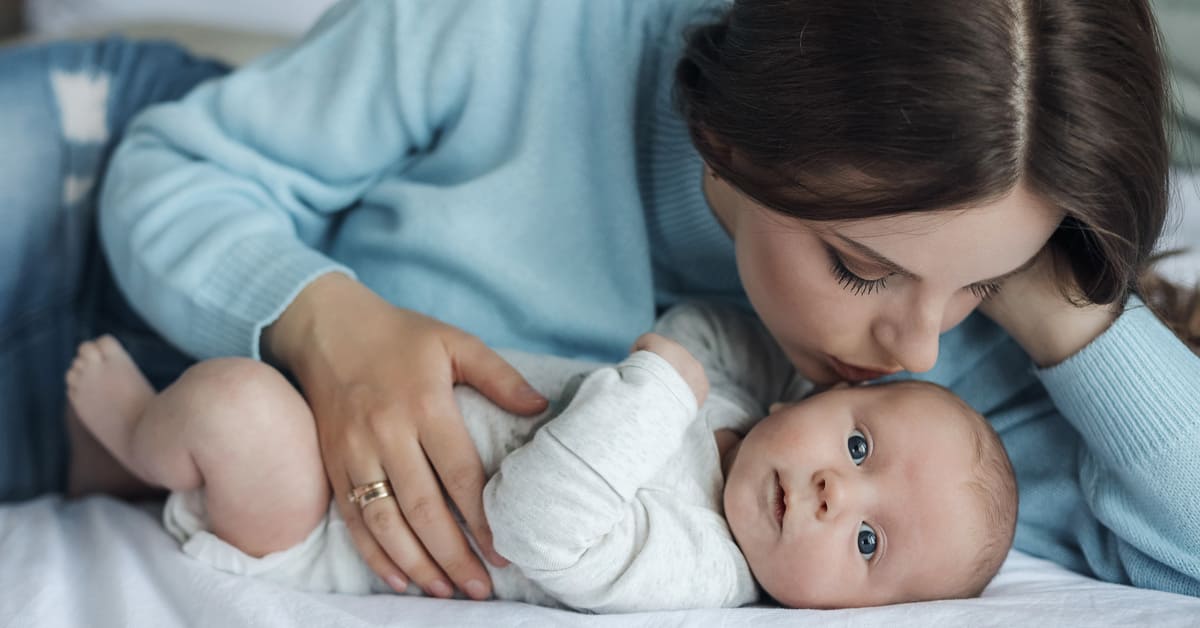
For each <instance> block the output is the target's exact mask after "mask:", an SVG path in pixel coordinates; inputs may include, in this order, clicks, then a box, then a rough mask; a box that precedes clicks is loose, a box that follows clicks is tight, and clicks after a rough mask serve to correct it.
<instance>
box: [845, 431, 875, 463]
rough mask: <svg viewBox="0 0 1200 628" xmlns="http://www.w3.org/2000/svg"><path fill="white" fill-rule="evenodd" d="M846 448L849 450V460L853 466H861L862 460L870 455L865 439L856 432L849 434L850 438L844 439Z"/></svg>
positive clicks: (861, 434) (860, 433)
mask: <svg viewBox="0 0 1200 628" xmlns="http://www.w3.org/2000/svg"><path fill="white" fill-rule="evenodd" d="M846 448H847V449H849V450H850V459H851V460H853V461H854V464H862V463H863V460H866V459H867V454H869V453H871V451H870V446H869V445H867V437H866V436H864V435H863V433H862V432H860V431H858V430H852V431H851V432H850V437H849V438H847V439H846Z"/></svg>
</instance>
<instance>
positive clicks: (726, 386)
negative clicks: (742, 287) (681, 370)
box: [654, 302, 812, 434]
mask: <svg viewBox="0 0 1200 628" xmlns="http://www.w3.org/2000/svg"><path fill="white" fill-rule="evenodd" d="M654 331H655V332H657V333H659V334H662V335H664V336H666V337H668V338H670V339H672V340H674V341H675V342H678V343H679V344H681V345H683V346H684V347H685V348H687V350H688V351H690V352H691V354H692V355H693V356H694V357H695V358H696V359H697V360H699V362H700V364H702V365H703V366H704V372H705V374H706V375H707V376H708V380H709V388H710V392H709V397H708V399H707V400H706V401H705V403H704V406H703V407H701V408H700V415H701V417H702V418H703V419H704V420H705V421H706V422H707V423H708V425H709V426H710V427H711V428H712V429H714V430H716V429H723V428H724V429H731V430H734V431H737V432H741V433H743V434H744V433H745V432H747V431H749V429H750V427H751V426H753V424H754V423H755V422H756V421H758V420H759V419H761V418H762V417H764V416H766V415H767V408H768V407H769V406H770V405H771V404H772V403H775V402H776V401H781V400H786V399H799V398H800V397H803V396H804V394H806V393H808V392H809V391H810V390H811V389H812V385H811V383H810V382H808V381H807V380H804V379H802V378H800V377H798V376H797V375H796V372H795V369H794V368H793V367H792V365H791V363H790V362H789V361H788V359H787V356H786V355H784V353H783V350H782V349H780V347H779V345H778V344H777V343H776V342H775V340H774V339H773V338H772V337H771V334H770V333H769V332H767V330H766V328H765V327H763V325H762V323H761V322H759V320H758V319H757V318H756V317H755V316H754V315H753V314H752V313H750V312H746V311H743V310H738V309H735V308H733V307H732V306H728V305H720V304H716V303H703V302H693V303H684V304H681V305H677V306H675V307H673V308H671V309H670V310H668V311H667V312H666V313H665V314H663V315H662V316H661V317H659V319H658V321H657V322H656V323H655V325H654Z"/></svg>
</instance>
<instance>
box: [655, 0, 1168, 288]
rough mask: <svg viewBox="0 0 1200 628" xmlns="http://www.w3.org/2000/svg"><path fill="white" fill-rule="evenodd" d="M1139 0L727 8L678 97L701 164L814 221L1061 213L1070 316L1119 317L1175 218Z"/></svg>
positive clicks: (805, 0)
mask: <svg viewBox="0 0 1200 628" xmlns="http://www.w3.org/2000/svg"><path fill="white" fill-rule="evenodd" d="M1164 72H1165V71H1164V64H1163V58H1162V51H1161V43H1160V38H1159V34H1158V29H1157V26H1156V24H1155V21H1154V16H1153V13H1152V11H1151V7H1150V5H1149V1H1148V0H1122V1H1121V2H1113V1H1112V0H1036V1H1035V0H971V1H969V2H964V1H963V0H922V1H921V2H912V1H911V0H837V1H834V2H821V1H813V0H736V1H735V2H734V3H733V4H732V5H731V6H730V7H729V8H728V9H727V10H724V11H722V12H721V13H720V14H717V15H714V16H713V21H712V22H711V23H709V24H707V25H703V26H699V27H697V28H694V29H693V30H691V31H690V34H689V36H688V40H687V46H686V49H685V52H684V54H683V58H682V60H681V61H680V62H679V64H678V65H677V67H676V90H675V91H676V100H677V102H678V106H679V107H680V109H681V111H682V114H683V116H684V118H685V119H686V121H687V123H688V127H689V129H690V132H691V136H692V140H693V142H694V143H695V145H696V147H697V149H698V150H699V151H700V153H701V155H702V156H703V158H704V160H705V162H707V164H708V165H709V166H710V167H711V168H712V169H713V170H714V171H715V172H716V173H717V174H718V175H720V176H721V177H722V178H724V179H725V180H727V181H728V182H729V183H730V184H731V185H733V186H734V187H736V188H738V189H739V190H741V191H742V192H743V193H744V194H746V195H748V196H749V197H751V198H753V199H755V200H756V201H758V202H759V203H761V204H763V205H765V206H767V207H770V208H772V209H774V210H776V211H779V212H781V213H783V214H785V215H789V216H793V217H797V218H801V219H806V220H815V221H823V220H853V219H862V218H870V217H877V216H886V215H894V214H901V213H905V212H913V211H929V210H938V211H953V210H959V209H964V208H970V207H972V206H977V205H980V204H983V203H987V202H990V201H993V200H996V199H999V198H1001V197H1003V196H1005V195H1006V194H1008V193H1009V192H1011V191H1012V190H1013V189H1014V188H1015V187H1016V186H1017V185H1018V184H1022V185H1024V186H1025V187H1026V188H1027V189H1028V190H1030V191H1031V192H1033V193H1034V194H1037V195H1039V196H1041V197H1042V198H1043V199H1045V200H1046V201H1047V202H1048V203H1049V204H1051V205H1052V206H1056V207H1057V208H1058V209H1060V210H1062V211H1063V212H1065V218H1064V219H1063V222H1062V224H1061V226H1060V228H1059V229H1058V230H1057V232H1056V233H1055V234H1054V235H1053V237H1052V239H1051V242H1052V243H1053V244H1054V245H1055V246H1056V248H1057V249H1058V250H1059V251H1061V252H1062V253H1064V254H1065V255H1063V256H1062V263H1061V267H1060V269H1059V271H1060V277H1061V278H1062V279H1063V281H1061V282H1060V283H1061V285H1063V286H1064V287H1065V286H1067V285H1069V284H1070V283H1071V282H1069V281H1066V279H1067V278H1073V279H1074V280H1075V281H1074V283H1075V284H1077V286H1078V290H1079V292H1078V293H1074V292H1073V293H1072V294H1071V295H1070V296H1072V298H1073V299H1075V300H1077V301H1084V302H1091V303H1098V304H1108V303H1113V302H1123V301H1124V298H1125V297H1126V295H1127V294H1128V293H1129V292H1130V291H1131V290H1132V289H1133V288H1134V287H1135V285H1136V281H1137V277H1138V274H1139V273H1140V271H1141V269H1142V268H1143V267H1144V266H1145V264H1146V262H1147V260H1148V259H1149V257H1150V255H1151V252H1152V250H1153V246H1154V242H1155V241H1156V240H1157V238H1158V236H1159V233H1160V232H1161V230H1162V228H1163V223H1164V220H1165V217H1166V212H1167V199H1168V187H1167V174H1168V168H1169V144H1168V139H1167V130H1166V122H1165V118H1166V110H1167V104H1168V102H1169V101H1168V98H1167V89H1166V81H1165V78H1164Z"/></svg>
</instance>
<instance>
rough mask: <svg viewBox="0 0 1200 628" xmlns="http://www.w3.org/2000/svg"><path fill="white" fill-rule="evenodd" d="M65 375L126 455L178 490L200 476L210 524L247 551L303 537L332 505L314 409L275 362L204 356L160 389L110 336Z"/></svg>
mask: <svg viewBox="0 0 1200 628" xmlns="http://www.w3.org/2000/svg"><path fill="white" fill-rule="evenodd" d="M67 384H68V386H67V392H68V397H69V398H70V401H71V405H72V407H73V408H74V409H75V411H76V413H77V414H78V415H79V417H80V419H81V420H82V421H83V423H84V425H86V426H87V427H88V429H89V430H91V431H92V433H93V434H95V435H96V438H97V439H98V440H99V441H100V442H101V443H102V444H104V446H105V447H106V448H107V449H108V450H109V451H111V452H112V454H113V455H114V456H115V457H116V458H117V459H118V460H120V461H121V463H122V464H124V465H126V466H127V467H128V468H129V469H130V470H131V471H133V472H134V473H135V474H137V475H138V476H139V477H141V478H142V479H144V480H146V481H147V482H150V483H151V484H155V485H160V486H165V487H166V488H168V489H171V490H174V491H186V490H191V489H195V488H198V487H200V486H203V487H204V494H205V503H206V507H207V510H208V518H209V522H210V526H211V528H212V531H213V533H214V534H216V535H217V536H219V537H221V538H222V539H224V540H225V541H227V542H229V543H230V544H232V545H234V546H236V547H237V548H238V549H241V550H242V551H244V552H246V553H247V554H251V555H253V556H262V555H264V554H269V553H271V552H274V551H279V550H282V549H286V548H288V547H291V546H293V545H296V544H297V543H300V542H301V541H303V540H304V538H305V537H306V536H307V535H308V534H309V533H310V532H311V531H312V530H313V528H314V527H316V525H317V524H318V523H319V522H320V520H321V518H322V517H323V516H324V515H325V512H326V511H327V509H328V507H329V487H328V484H327V482H326V480H325V473H324V469H323V468H322V465H321V456H320V451H319V449H318V446H317V434H316V427H315V425H314V423H313V417H312V413H311V412H310V411H309V409H308V404H307V403H305V401H304V398H303V397H302V396H301V395H300V394H299V393H298V392H296V390H295V389H294V388H293V387H292V386H291V384H289V383H288V382H287V380H286V379H284V378H283V376H282V375H280V374H279V372H278V371H276V370H275V369H273V368H271V367H270V366H267V365H265V364H262V363H260V362H256V361H254V360H249V359H244V358H222V359H217V360H208V361H206V362H201V363H199V364H197V365H195V366H193V367H192V368H190V369H188V370H187V371H186V372H184V374H183V375H182V376H180V378H179V379H178V380H177V381H176V382H175V383H173V384H171V385H170V386H169V387H167V389H166V390H164V391H162V393H160V394H158V395H155V394H154V391H153V390H152V389H151V387H150V384H149V383H148V382H146V380H145V378H144V377H143V376H142V374H141V372H140V371H138V369H137V366H136V365H134V363H133V361H132V360H131V359H130V357H129V355H128V354H127V353H125V350H124V349H122V348H121V346H120V344H119V343H117V341H116V340H115V339H113V338H112V337H109V336H104V337H102V338H99V339H97V340H95V341H93V342H86V343H84V344H82V345H80V348H79V354H78V356H77V357H76V359H75V363H74V364H73V365H72V366H71V370H70V371H69V372H68V373H67Z"/></svg>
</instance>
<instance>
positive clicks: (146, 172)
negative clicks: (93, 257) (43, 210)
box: [100, 0, 536, 357]
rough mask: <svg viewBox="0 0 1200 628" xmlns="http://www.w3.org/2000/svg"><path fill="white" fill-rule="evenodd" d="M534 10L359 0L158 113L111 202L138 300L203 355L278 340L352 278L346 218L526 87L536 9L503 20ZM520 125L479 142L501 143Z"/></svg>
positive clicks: (138, 124) (122, 258)
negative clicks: (476, 105)
mask: <svg viewBox="0 0 1200 628" xmlns="http://www.w3.org/2000/svg"><path fill="white" fill-rule="evenodd" d="M468 4H470V6H468ZM534 10H536V6H535V5H534V3H530V2H511V3H473V4H471V3H468V2H466V1H464V0H439V1H437V2H383V1H380V2H374V1H372V2H343V3H341V4H339V5H337V6H336V7H334V8H333V9H332V10H331V11H330V12H329V13H328V14H327V15H326V16H325V17H324V18H323V19H322V20H321V21H320V22H319V23H318V24H317V26H315V27H314V29H313V30H312V31H311V32H310V33H309V34H308V36H307V37H306V38H305V39H304V40H303V41H302V42H300V43H298V44H297V45H295V46H293V47H291V48H287V49H283V50H280V51H278V52H276V53H272V54H270V55H267V56H266V57H264V58H262V59H260V60H258V61H256V62H254V63H252V64H251V65H249V66H247V67H245V68H243V69H241V70H239V71H237V72H235V73H233V74H231V75H229V76H228V77H225V78H223V79H221V80H217V81H213V82H209V83H206V84H204V85H201V86H199V87H197V89H196V90H194V91H193V92H192V93H191V94H189V96H188V97H186V98H185V99H183V100H182V101H179V102H174V103H169V104H164V105H160V106H157V107H153V108H151V109H149V110H147V111H146V112H144V113H143V114H142V115H140V116H139V117H138V118H137V119H135V121H134V122H133V123H132V124H131V125H130V127H129V129H128V132H127V135H126V138H125V139H124V140H123V142H122V144H121V145H120V146H119V148H118V150H117V151H116V153H115V154H114V157H113V161H112V163H111V166H110V168H109V171H108V174H107V175H106V182H105V186H104V189H103V192H102V197H101V210H100V211H101V214H100V229H101V237H102V240H103V243H104V246H105V251H106V253H107V254H108V256H109V259H110V260H111V263H112V268H113V274H114V275H115V277H116V278H117V281H118V283H119V285H120V287H121V288H122V290H123V291H124V292H125V294H126V295H128V297H129V298H130V301H131V302H132V304H133V305H134V307H135V308H136V309H137V310H138V311H139V312H140V313H141V314H143V315H144V316H145V317H146V318H147V319H148V320H149V321H150V322H151V323H152V324H153V325H154V326H155V327H156V328H157V329H158V330H159V331H160V332H161V333H163V334H164V335H165V336H166V337H167V338H168V339H170V340H171V341H173V342H174V343H175V344H177V345H178V346H180V347H182V348H183V349H184V350H186V351H188V352H189V353H192V354H193V355H196V356H198V357H211V356H217V355H250V356H257V355H258V339H259V334H260V332H261V330H262V329H263V328H264V327H265V326H266V325H269V324H270V323H271V322H272V321H273V320H274V319H275V318H277V317H278V316H279V314H281V313H282V311H283V310H284V309H285V308H286V307H287V305H288V304H289V303H290V302H291V301H292V299H293V298H294V297H295V295H296V294H298V293H299V292H300V290H301V289H303V287H304V286H305V285H307V284H308V283H309V282H310V281H312V280H313V279H314V278H315V277H317V276H318V275H321V274H323V273H326V272H330V271H341V272H346V273H350V271H349V270H348V269H347V268H346V267H344V266H342V265H339V264H338V263H337V262H335V261H334V260H333V259H331V258H330V257H329V256H328V255H326V254H325V253H324V252H323V250H324V249H327V248H328V244H329V241H330V239H331V238H332V237H333V235H334V234H335V233H336V229H337V227H338V224H339V218H340V217H339V213H340V212H342V211H343V210H346V209H347V208H350V207H353V206H355V205H356V203H359V202H360V201H361V199H362V198H363V196H364V193H365V192H367V191H368V190H369V189H370V188H371V187H372V186H373V185H374V184H375V183H377V182H378V181H380V180H381V178H383V177H385V176H389V175H390V176H395V175H396V174H397V173H402V172H404V171H405V169H407V168H409V167H410V166H411V165H412V164H413V163H414V161H415V160H418V159H420V157H421V155H422V154H424V153H426V152H428V151H431V150H433V148H434V147H435V145H436V144H437V141H438V138H439V134H441V133H444V132H446V131H447V130H448V128H451V127H453V124H454V121H455V115H456V112H458V111H459V110H460V109H461V108H462V106H463V102H464V101H465V100H466V98H467V94H468V93H469V92H472V91H474V97H476V98H481V97H482V98H487V97H489V95H490V96H492V97H494V98H495V100H496V101H498V102H511V100H512V99H511V98H510V96H511V95H513V94H515V93H516V90H518V89H520V86H519V85H516V84H513V83H514V82H513V81H509V80H504V79H505V78H506V77H513V76H519V75H520V68H521V64H522V63H524V62H525V61H524V60H523V57H522V53H521V45H520V42H521V40H522V38H523V37H525V36H524V35H523V34H521V33H520V29H521V28H522V24H528V23H531V22H532V21H533V20H532V15H526V16H525V17H528V18H530V19H527V20H522V19H520V15H518V16H517V19H509V20H496V19H495V17H496V16H495V15H492V14H491V13H494V12H496V11H506V12H517V13H521V12H524V13H532V12H533V11H534ZM493 22H494V23H497V24H500V26H496V27H495V28H491V30H485V29H487V28H489V27H488V25H489V24H492V23H493ZM483 32H486V33H487V34H488V37H486V38H481V37H480V33H483ZM401 44H402V46H401ZM513 97H514V98H515V97H516V96H513ZM502 133H503V129H496V131H495V133H494V135H495V137H479V138H475V141H474V142H473V145H475V146H476V147H477V149H478V150H492V149H493V147H494V143H493V141H494V140H495V138H497V137H500V136H501V134H502ZM367 245H370V243H364V246H367Z"/></svg>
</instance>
